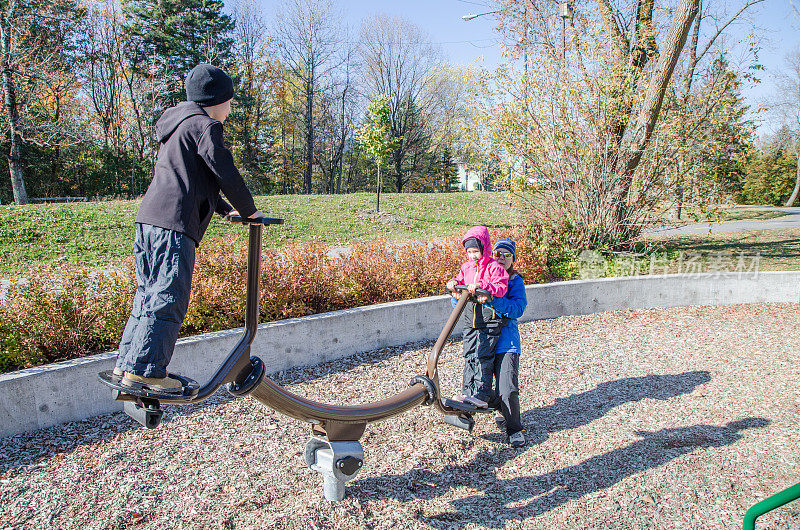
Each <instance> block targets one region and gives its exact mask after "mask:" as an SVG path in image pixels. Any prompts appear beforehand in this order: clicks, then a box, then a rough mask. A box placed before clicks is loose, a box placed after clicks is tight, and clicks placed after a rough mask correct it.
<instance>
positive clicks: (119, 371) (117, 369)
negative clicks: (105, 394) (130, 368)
mask: <svg viewBox="0 0 800 530" xmlns="http://www.w3.org/2000/svg"><path fill="white" fill-rule="evenodd" d="M113 373H114V375H116V376H119V377H122V376H123V375H125V372H123V371H122V368H120V367H118V366H115V367H114V372H113Z"/></svg>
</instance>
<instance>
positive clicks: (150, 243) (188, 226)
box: [114, 64, 264, 393]
mask: <svg viewBox="0 0 800 530" xmlns="http://www.w3.org/2000/svg"><path fill="white" fill-rule="evenodd" d="M186 96H187V99H188V100H189V101H186V102H183V103H179V104H178V105H176V106H175V107H172V108H170V109H167V110H166V111H164V114H163V115H162V116H161V118H159V120H158V122H157V123H156V134H157V136H158V140H159V142H160V145H159V149H158V158H157V161H156V165H155V171H154V174H153V181H152V183H151V184H150V187H149V188H148V189H147V192H146V193H145V195H144V198H143V199H142V203H141V205H140V207H139V213H138V214H137V216H136V236H135V240H134V258H135V260H136V295H135V297H134V300H133V309H132V311H131V316H130V318H129V319H128V323H127V325H126V326H125V331H124V332H123V334H122V339H121V340H120V345H119V356H118V358H117V364H116V367H115V368H114V373H115V374H117V375H121V376H123V377H122V384H124V385H129V386H133V385H132V384H144V385H146V386H148V387H150V388H151V389H153V390H156V391H160V392H175V393H180V392H181V388H182V384H181V382H180V381H179V380H178V379H176V378H175V377H171V376H170V375H169V374H167V365H168V364H169V361H170V359H171V358H172V351H173V349H174V347H175V342H176V341H177V339H178V331H179V330H180V327H181V323H182V322H183V318H184V317H185V316H186V310H187V309H188V305H189V293H190V290H191V282H192V271H193V269H194V259H195V248H196V247H197V246H198V245H199V244H200V240H201V239H202V238H203V234H204V233H205V231H206V229H207V228H208V224H209V223H210V221H211V216H212V215H213V214H214V212H216V213H218V214H220V215H230V214H234V215H236V214H238V215H241V216H243V217H252V218H258V217H263V216H264V215H263V214H262V213H261V212H259V211H258V209H256V207H255V204H254V203H253V197H252V195H251V194H250V192H249V191H248V189H247V186H246V185H245V183H244V180H242V177H241V175H240V174H239V172H238V171H237V170H236V167H235V166H234V164H233V157H232V156H231V153H230V151H228V149H226V148H225V145H224V144H223V140H222V123H223V122H224V121H225V118H227V117H228V115H229V114H230V112H231V99H232V98H233V81H232V80H231V78H230V77H229V76H228V75H227V74H226V73H225V72H223V71H222V70H220V69H219V68H217V67H215V66H212V65H210V64H199V65H197V66H195V67H194V68H193V69H192V70H191V71H190V72H189V75H188V76H186ZM220 191H222V193H224V194H225V196H226V197H227V198H228V200H230V201H231V203H233V206H234V207H235V208H236V209H234V208H233V207H231V205H229V204H228V203H227V202H225V200H223V199H222V198H221V197H220V195H219V193H220ZM237 210H238V212H237Z"/></svg>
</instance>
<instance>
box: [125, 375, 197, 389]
mask: <svg viewBox="0 0 800 530" xmlns="http://www.w3.org/2000/svg"><path fill="white" fill-rule="evenodd" d="M131 383H139V384H140V385H147V386H148V387H150V388H151V389H152V390H155V391H159V390H163V391H165V392H175V391H178V390H181V389H182V388H183V383H181V382H180V381H179V380H177V379H175V378H174V377H170V376H167V377H143V376H141V375H136V374H132V373H130V372H125V375H124V377H123V378H122V384H123V385H126V386H131V387H132V386H135V385H132V384H131Z"/></svg>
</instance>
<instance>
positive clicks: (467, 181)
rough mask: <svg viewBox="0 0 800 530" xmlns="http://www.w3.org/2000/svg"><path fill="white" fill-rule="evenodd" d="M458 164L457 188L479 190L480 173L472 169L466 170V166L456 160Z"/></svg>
mask: <svg viewBox="0 0 800 530" xmlns="http://www.w3.org/2000/svg"><path fill="white" fill-rule="evenodd" d="M456 164H457V166H458V189H459V191H480V190H481V179H480V174H479V173H478V172H477V171H474V170H468V169H467V166H465V165H464V164H462V163H461V162H456Z"/></svg>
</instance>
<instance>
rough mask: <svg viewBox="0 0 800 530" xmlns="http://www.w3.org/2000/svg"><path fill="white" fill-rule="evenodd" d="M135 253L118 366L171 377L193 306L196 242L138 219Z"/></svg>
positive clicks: (147, 373) (132, 370) (131, 371)
mask: <svg viewBox="0 0 800 530" xmlns="http://www.w3.org/2000/svg"><path fill="white" fill-rule="evenodd" d="M133 254H134V259H135V261H136V295H135V296H134V298H133V309H132V310H131V316H130V318H129V319H128V323H127V324H126V326H125V331H124V332H123V333H122V339H121V340H120V344H119V356H118V357H117V367H118V368H121V369H122V370H123V371H125V372H130V373H133V374H136V375H141V376H144V377H166V376H167V365H168V364H169V361H170V359H172V352H173V350H174V349H175V342H176V341H177V340H178V331H179V330H180V328H181V323H182V322H183V318H184V317H185V316H186V310H187V309H188V307H189V295H190V292H191V285H192V271H193V270H194V259H195V242H194V240H193V239H192V238H190V237H189V236H187V235H186V234H182V233H180V232H176V231H174V230H168V229H166V228H159V227H157V226H152V225H147V224H140V223H136V237H135V239H134V244H133Z"/></svg>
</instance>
